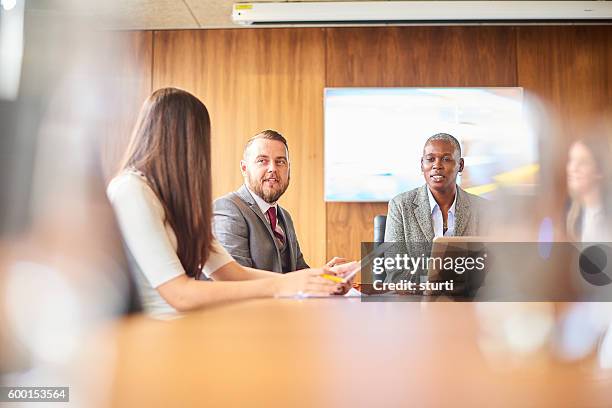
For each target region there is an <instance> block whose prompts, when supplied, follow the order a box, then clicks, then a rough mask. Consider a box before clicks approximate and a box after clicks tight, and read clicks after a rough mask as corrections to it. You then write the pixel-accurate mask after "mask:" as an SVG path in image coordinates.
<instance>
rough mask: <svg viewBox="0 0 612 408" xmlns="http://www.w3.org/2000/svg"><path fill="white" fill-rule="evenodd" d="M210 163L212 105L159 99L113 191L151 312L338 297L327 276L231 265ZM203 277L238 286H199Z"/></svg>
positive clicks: (169, 96)
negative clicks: (217, 219) (217, 232)
mask: <svg viewBox="0 0 612 408" xmlns="http://www.w3.org/2000/svg"><path fill="white" fill-rule="evenodd" d="M210 156H211V147H210V119H209V116H208V111H207V110H206V107H205V106H204V104H203V103H202V102H201V101H200V100H198V99H197V98H196V97H195V96H193V95H191V94H190V93H188V92H186V91H183V90H179V89H175V88H164V89H159V90H157V91H155V92H154V93H153V94H152V95H151V96H150V97H149V98H148V99H147V101H146V102H145V103H144V106H143V107H142V110H141V112H140V116H139V118H138V121H137V124H136V127H135V129H134V133H133V135H132V139H131V141H130V144H129V146H128V149H127V152H126V155H125V158H124V160H123V162H122V165H121V167H120V171H119V174H118V175H117V176H116V177H115V178H114V179H113V180H112V181H111V182H110V184H109V186H108V189H107V193H108V196H109V199H110V201H111V202H112V204H113V207H114V209H115V213H116V216H117V220H118V223H119V226H120V229H121V232H122V234H123V238H124V242H125V246H126V248H127V253H128V258H129V261H130V265H131V267H132V269H133V270H134V272H135V276H136V279H137V282H138V285H139V288H140V294H141V297H142V301H143V305H144V308H145V310H146V311H147V312H149V313H150V314H153V315H163V314H167V313H173V312H175V311H187V310H192V309H196V308H198V307H202V306H204V305H207V304H210V303H213V302H217V301H222V300H234V299H246V298H254V297H265V296H275V295H294V294H314V295H326V294H332V293H334V292H336V291H338V289H339V285H338V284H335V283H333V282H331V281H330V280H327V279H324V278H322V277H321V274H322V273H323V272H324V270H323V269H305V270H301V271H297V272H293V273H290V274H286V275H279V274H277V273H272V272H266V271H260V270H256V269H251V268H245V267H242V266H240V265H239V264H238V263H236V262H235V261H234V260H233V259H232V258H231V256H230V255H229V254H228V253H227V252H226V251H225V249H224V248H223V247H222V246H221V245H219V243H218V242H217V241H216V240H215V238H214V237H213V234H212V227H211V222H212V189H211V165H210V158H211V157H210ZM200 274H205V275H206V276H208V277H210V278H212V279H213V280H214V281H233V282H206V281H201V280H196V279H195V278H197V277H198V276H199V275H200ZM237 281H240V282H237Z"/></svg>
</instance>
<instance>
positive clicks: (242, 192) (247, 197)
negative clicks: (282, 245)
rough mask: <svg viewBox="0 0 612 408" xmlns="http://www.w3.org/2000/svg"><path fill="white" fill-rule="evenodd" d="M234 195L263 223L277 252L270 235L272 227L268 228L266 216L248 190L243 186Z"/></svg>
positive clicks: (272, 237)
mask: <svg viewBox="0 0 612 408" xmlns="http://www.w3.org/2000/svg"><path fill="white" fill-rule="evenodd" d="M236 194H237V195H238V196H239V197H240V198H241V199H242V201H244V202H245V203H247V204H248V206H249V208H251V210H252V211H253V212H254V213H255V214H256V215H257V216H258V217H259V219H260V220H261V222H263V223H264V225H265V226H266V229H267V230H268V234H269V235H270V239H272V242H274V246H276V250H277V251H278V245H277V243H276V240H275V239H274V234H273V233H272V227H271V226H270V222H268V219H267V218H266V216H265V215H264V214H263V213H262V212H261V209H260V208H259V206H258V205H257V203H256V202H255V199H254V198H253V196H251V193H250V192H249V190H248V189H247V188H246V186H245V185H244V184H243V185H242V187H240V188H239V189H238V191H236ZM279 256H280V255H279Z"/></svg>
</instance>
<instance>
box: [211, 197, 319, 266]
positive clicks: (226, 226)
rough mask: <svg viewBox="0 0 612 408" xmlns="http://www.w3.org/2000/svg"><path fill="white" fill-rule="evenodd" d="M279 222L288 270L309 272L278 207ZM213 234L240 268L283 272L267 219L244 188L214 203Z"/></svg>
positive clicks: (289, 222) (287, 218) (286, 216)
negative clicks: (288, 262)
mask: <svg viewBox="0 0 612 408" xmlns="http://www.w3.org/2000/svg"><path fill="white" fill-rule="evenodd" d="M278 218H279V220H282V221H283V224H284V227H285V228H284V229H285V236H286V238H287V245H289V248H288V249H289V257H290V262H291V265H290V267H291V270H292V271H296V270H300V269H305V268H308V264H307V263H306V261H304V255H303V254H302V251H301V250H300V244H299V243H298V240H297V235H296V233H295V228H294V226H293V220H292V219H291V216H290V215H289V213H288V212H287V210H285V209H284V208H282V207H281V206H280V205H279V206H278ZM213 233H214V235H215V238H217V240H218V241H219V243H221V245H223V247H224V248H225V249H226V250H227V252H229V253H230V255H231V256H232V257H233V258H234V259H235V260H236V262H238V263H239V264H241V265H243V266H247V267H251V268H257V269H263V270H266V271H272V272H282V271H283V267H282V261H281V255H280V251H279V248H278V245H277V243H276V240H275V239H274V235H273V234H272V228H271V227H270V223H269V222H268V220H267V218H266V217H265V216H264V214H263V213H262V212H261V210H260V209H259V206H258V205H257V203H256V202H255V200H254V199H253V197H252V196H251V193H250V192H249V190H248V189H247V188H246V186H244V185H243V186H242V187H240V188H239V189H238V190H237V191H235V192H233V193H229V194H227V195H225V196H223V197H221V198H218V199H217V200H215V202H214V208H213Z"/></svg>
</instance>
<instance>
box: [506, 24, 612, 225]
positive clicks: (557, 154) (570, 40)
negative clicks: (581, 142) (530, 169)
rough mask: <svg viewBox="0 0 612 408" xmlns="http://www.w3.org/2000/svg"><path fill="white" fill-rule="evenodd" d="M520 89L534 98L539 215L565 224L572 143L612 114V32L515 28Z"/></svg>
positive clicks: (597, 28) (605, 29)
mask: <svg viewBox="0 0 612 408" xmlns="http://www.w3.org/2000/svg"><path fill="white" fill-rule="evenodd" d="M517 30H518V34H517V73H518V83H519V86H523V87H524V88H525V90H526V91H528V92H529V93H530V94H532V95H534V96H535V97H536V100H537V102H536V103H534V104H533V106H534V107H537V110H536V112H537V115H536V117H538V118H539V119H538V121H536V123H538V127H539V128H540V137H541V142H540V155H541V161H542V174H541V184H542V189H541V192H542V194H541V195H542V197H541V205H540V208H541V210H542V212H543V214H542V216H552V217H553V219H554V220H556V223H555V224H556V225H558V226H559V230H562V229H563V228H562V224H563V222H564V217H565V216H564V214H565V203H566V200H567V193H566V176H565V164H566V158H567V150H568V147H569V145H570V144H571V141H572V140H575V139H577V138H579V137H583V136H585V135H587V134H589V131H590V130H592V129H593V126H594V125H596V123H597V122H599V121H601V120H606V118H608V117H610V115H611V114H612V47H611V45H610V44H612V27H611V26H556V27H555V26H552V27H520V28H518V29H517Z"/></svg>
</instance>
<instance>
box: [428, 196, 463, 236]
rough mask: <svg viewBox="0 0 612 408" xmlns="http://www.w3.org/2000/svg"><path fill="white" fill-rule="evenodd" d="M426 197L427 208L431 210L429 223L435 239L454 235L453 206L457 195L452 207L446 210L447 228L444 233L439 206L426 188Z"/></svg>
mask: <svg viewBox="0 0 612 408" xmlns="http://www.w3.org/2000/svg"><path fill="white" fill-rule="evenodd" d="M427 197H429V208H431V221H432V225H433V230H434V236H435V237H442V236H445V237H452V236H454V235H455V204H456V203H457V193H455V200H454V201H453V205H451V207H450V208H449V209H448V219H447V227H448V229H447V230H446V233H444V220H443V218H442V211H441V210H440V206H439V205H438V203H437V202H436V199H435V198H434V196H433V194H431V191H430V190H429V187H427Z"/></svg>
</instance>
